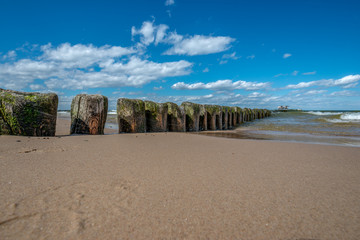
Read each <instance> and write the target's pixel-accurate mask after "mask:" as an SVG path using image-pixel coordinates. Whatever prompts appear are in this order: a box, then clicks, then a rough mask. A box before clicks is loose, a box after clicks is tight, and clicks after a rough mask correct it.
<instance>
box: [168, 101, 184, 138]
mask: <svg viewBox="0 0 360 240" xmlns="http://www.w3.org/2000/svg"><path fill="white" fill-rule="evenodd" d="M165 104H166V105H167V110H168V113H167V131H169V132H185V131H186V125H185V118H186V117H185V112H184V109H183V108H182V107H179V106H178V105H177V104H176V103H172V102H167V103H165Z"/></svg>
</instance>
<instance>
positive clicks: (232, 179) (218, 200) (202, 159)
mask: <svg viewBox="0 0 360 240" xmlns="http://www.w3.org/2000/svg"><path fill="white" fill-rule="evenodd" d="M57 126H58V127H57V137H49V138H47V137H46V138H44V137H31V138H30V137H19V136H0V169H1V172H0V239H2V240H5V239H264V240H265V239H283V240H295V239H321V240H325V239H334V240H335V239H336V240H338V239H346V240H351V239H353V240H356V239H360V227H359V226H360V204H359V199H360V160H359V156H360V148H356V147H343V146H328V145H315V144H303V143H284V142H273V141H261V140H243V139H228V138H216V137H209V136H203V135H196V134H190V133H147V134H111V133H115V130H111V129H107V131H106V133H107V135H104V136H89V135H76V136H75V135H74V136H68V133H69V121H67V120H63V119H59V120H58V125H57Z"/></svg>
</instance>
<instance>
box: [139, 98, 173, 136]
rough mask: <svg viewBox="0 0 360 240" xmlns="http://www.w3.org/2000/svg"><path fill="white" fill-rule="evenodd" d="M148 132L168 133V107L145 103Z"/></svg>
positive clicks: (149, 102)
mask: <svg viewBox="0 0 360 240" xmlns="http://www.w3.org/2000/svg"><path fill="white" fill-rule="evenodd" d="M144 103H145V118H146V132H165V131H167V116H168V105H167V104H163V103H155V102H152V101H144Z"/></svg>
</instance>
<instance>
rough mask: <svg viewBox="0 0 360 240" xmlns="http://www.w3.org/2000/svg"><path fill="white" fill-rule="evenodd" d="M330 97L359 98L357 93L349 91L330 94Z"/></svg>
mask: <svg viewBox="0 0 360 240" xmlns="http://www.w3.org/2000/svg"><path fill="white" fill-rule="evenodd" d="M330 96H332V97H352V96H359V93H357V92H354V91H349V90H343V91H337V92H332V93H331V94H330Z"/></svg>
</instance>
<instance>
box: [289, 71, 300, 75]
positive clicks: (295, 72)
mask: <svg viewBox="0 0 360 240" xmlns="http://www.w3.org/2000/svg"><path fill="white" fill-rule="evenodd" d="M298 73H299V71H293V72H292V73H291V75H293V76H296V75H298Z"/></svg>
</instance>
